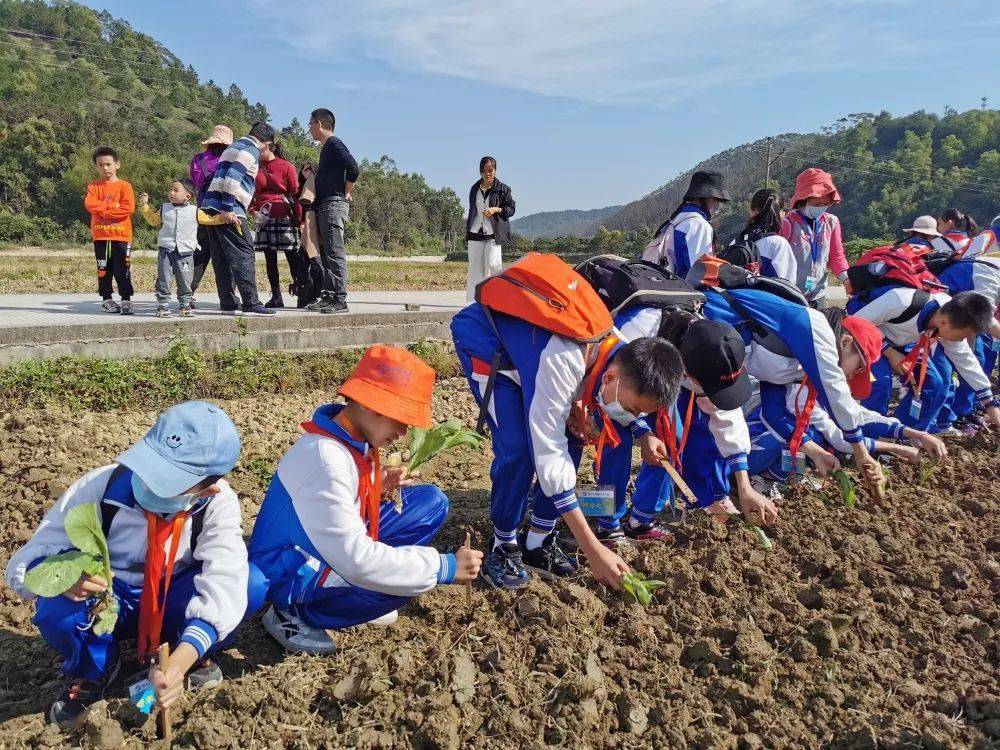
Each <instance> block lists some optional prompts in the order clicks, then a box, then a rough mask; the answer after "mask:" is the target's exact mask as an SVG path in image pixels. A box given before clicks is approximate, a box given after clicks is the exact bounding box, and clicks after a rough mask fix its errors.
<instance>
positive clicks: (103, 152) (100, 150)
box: [90, 146, 118, 164]
mask: <svg viewBox="0 0 1000 750" xmlns="http://www.w3.org/2000/svg"><path fill="white" fill-rule="evenodd" d="M102 156H110V157H111V158H112V159H114V160H115V161H118V152H117V151H115V150H114V149H113V148H111V146H98V147H97V148H95V149H94V155H93V156H91V157H90V158H91V160H92V161H93V162H94V164H97V160H98V159H99V158H100V157H102Z"/></svg>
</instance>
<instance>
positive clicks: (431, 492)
mask: <svg viewBox="0 0 1000 750" xmlns="http://www.w3.org/2000/svg"><path fill="white" fill-rule="evenodd" d="M447 517H448V498H447V497H446V496H445V494H444V493H443V492H442V491H441V490H439V489H438V488H437V487H435V486H434V485H431V484H423V485H418V486H415V487H408V488H404V490H403V512H402V513H397V512H396V507H395V506H394V505H393V504H392V503H382V509H381V514H380V515H379V541H380V542H381V543H383V544H388V545H389V546H390V547H405V546H408V545H418V546H422V547H424V546H428V545H429V544H430V543H431V541H432V540H433V539H434V537H435V536H437V534H438V532H439V531H440V530H441V527H442V526H444V522H445V519H446V518H447ZM318 562H319V561H317V560H316V559H315V558H312V557H310V556H309V555H308V554H307V553H305V552H304V551H303V550H302V549H301V548H298V547H288V548H287V549H285V550H283V551H282V554H281V565H279V566H272V567H270V568H269V571H270V576H271V580H270V582H269V583H270V588H269V590H268V592H267V599H268V601H270V602H272V603H273V604H274V605H275V606H276V607H278V608H279V609H283V610H292V611H293V612H295V614H297V615H298V616H299V617H301V618H302V619H303V620H305V621H306V622H307V623H308V624H310V625H312V626H313V627H315V628H324V629H327V630H339V629H341V628H349V627H351V626H353V625H359V624H361V623H363V622H368V621H369V620H374V619H375V618H376V617H381V616H382V615H384V614H387V613H388V612H391V611H393V610H394V609H399V608H400V607H402V606H403V605H404V604H406V603H407V602H408V601H409V600H410V597H408V596H392V595H390V594H383V593H381V592H379V591H369V590H368V589H364V588H361V587H360V586H353V585H351V584H349V583H346V582H345V581H342V580H341V581H340V585H337V586H330V587H328V588H324V587H323V586H322V581H323V578H324V575H327V576H329V568H325V567H323V566H322V565H319V566H318V565H317V564H316V563H318Z"/></svg>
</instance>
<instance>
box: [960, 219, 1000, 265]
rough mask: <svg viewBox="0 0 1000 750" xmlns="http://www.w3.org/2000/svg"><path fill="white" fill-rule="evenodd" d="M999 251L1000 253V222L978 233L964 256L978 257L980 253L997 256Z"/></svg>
mask: <svg viewBox="0 0 1000 750" xmlns="http://www.w3.org/2000/svg"><path fill="white" fill-rule="evenodd" d="M998 253H1000V224H997V225H994V226H992V227H990V228H989V229H987V230H986V231H984V232H980V233H979V234H978V235H976V238H975V239H974V240H973V241H972V242H970V243H969V245H968V247H967V248H966V249H965V252H964V253H963V254H962V257H963V258H978V257H979V256H980V255H992V256H996V255H997V254H998Z"/></svg>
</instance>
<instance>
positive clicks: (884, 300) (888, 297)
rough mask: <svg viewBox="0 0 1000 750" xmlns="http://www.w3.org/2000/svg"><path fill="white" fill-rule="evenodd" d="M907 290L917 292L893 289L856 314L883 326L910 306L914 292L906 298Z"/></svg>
mask: <svg viewBox="0 0 1000 750" xmlns="http://www.w3.org/2000/svg"><path fill="white" fill-rule="evenodd" d="M906 291H910V292H913V293H915V290H904V289H891V290H889V291H888V292H886V293H885V294H882V295H880V296H879V297H878V298H877V299H874V300H872V301H871V302H869V303H868V304H867V305H865V306H864V307H862V308H861V309H860V310H858V311H857V312H855V313H854V315H856V316H858V317H859V318H864V319H865V320H867V321H869V322H870V323H874V324H875V325H876V326H879V327H882V325H883V324H884V323H886V322H888V321H890V320H892V319H893V318H895V317H897V316H899V315H900V314H901V313H902V312H903V311H904V310H906V308H907V307H909V305H910V300H911V299H912V297H913V294H910V295H908V296H907V297H906V298H905V299H904V298H903V296H902V295H903V294H904V293H905V292H906ZM907 343H909V342H907Z"/></svg>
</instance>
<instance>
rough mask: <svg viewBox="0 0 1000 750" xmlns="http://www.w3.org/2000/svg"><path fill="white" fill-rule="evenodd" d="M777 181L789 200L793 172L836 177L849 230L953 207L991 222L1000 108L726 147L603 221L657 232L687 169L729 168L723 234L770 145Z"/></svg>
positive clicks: (998, 199) (885, 228) (879, 228)
mask: <svg viewBox="0 0 1000 750" xmlns="http://www.w3.org/2000/svg"><path fill="white" fill-rule="evenodd" d="M769 147H770V150H771V161H772V164H771V185H772V186H773V187H778V188H780V190H781V191H782V193H783V194H784V195H785V196H786V197H791V194H792V191H793V189H794V186H795V176H796V175H797V174H798V173H799V172H800V171H801V170H802V169H805V168H806V167H810V166H818V167H822V168H823V169H826V170H828V171H830V172H832V173H833V174H834V178H835V181H836V183H837V186H838V188H839V190H840V193H841V195H842V196H843V199H844V202H843V204H841V205H840V206H838V207H837V208H836V209H835V212H836V213H837V214H838V216H839V217H840V218H841V220H842V222H843V226H844V232H845V235H846V236H847V237H848V238H852V237H885V238H888V237H893V236H895V235H896V233H897V232H898V231H899V229H901V228H902V227H905V226H908V225H909V222H910V221H911V220H912V219H913V218H915V217H916V216H919V215H920V214H926V213H930V214H936V213H938V212H939V211H940V210H941V209H943V208H947V207H956V208H960V209H962V210H965V211H968V212H970V213H972V215H973V216H974V217H975V218H976V219H977V220H978V221H979V222H980V223H984V222H988V221H989V220H990V219H991V218H992V217H993V216H995V215H996V214H998V213H1000V111H998V110H990V109H975V110H970V111H968V112H961V113H959V112H956V111H955V110H953V109H951V108H946V110H945V114H944V115H943V116H939V115H936V114H930V113H927V112H923V111H919V112H914V113H913V114H910V115H906V116H905V117H892V116H891V115H890V114H889V113H887V112H882V113H881V114H878V115H875V114H870V113H863V114H854V115H851V116H849V117H846V118H844V119H842V120H840V121H838V122H837V123H836V125H835V126H833V127H832V128H828V129H827V130H826V131H824V132H822V133H816V134H808V135H800V134H794V135H783V136H776V137H774V138H769V139H763V140H759V141H756V142H754V143H750V144H745V145H743V146H738V147H736V148H732V149H728V150H726V151H723V152H721V153H719V154H716V155H715V156H713V157H711V158H709V159H706V160H705V161H703V162H701V163H700V164H697V165H695V166H694V167H692V169H691V170H690V171H688V172H685V173H684V174H681V175H678V176H677V177H676V178H674V179H673V180H671V181H670V182H668V183H667V184H666V185H664V186H663V187H661V188H659V189H657V190H655V191H654V192H652V193H650V194H649V195H647V196H645V197H644V198H641V199H640V200H637V201H634V202H632V203H629V204H627V205H625V206H624V207H623V208H622V209H621V210H620V211H619V212H618V213H616V214H614V215H612V216H610V217H608V218H607V219H605V220H604V221H603V222H602V223H603V225H604V226H605V227H607V228H609V229H622V230H633V231H635V230H639V231H647V230H648V231H652V230H653V229H655V228H656V227H657V226H658V225H659V224H660V222H661V221H663V220H664V219H665V218H667V217H668V216H669V215H670V213H672V212H673V210H674V209H675V208H676V206H677V204H678V202H679V201H680V199H681V198H682V196H683V193H684V189H685V188H686V187H687V184H688V180H689V179H690V176H691V172H693V171H695V170H697V169H714V170H717V171H720V172H722V173H724V174H725V175H726V176H727V178H728V180H729V184H730V186H731V192H732V193H733V197H734V198H735V199H736V200H734V201H733V203H732V204H730V205H729V206H727V207H726V209H725V210H724V211H723V212H722V213H721V214H720V216H719V218H718V220H717V222H716V225H717V228H718V230H719V234H720V235H721V236H724V237H728V236H731V235H732V234H733V233H735V231H736V230H737V228H738V226H739V225H740V224H741V223H742V222H743V221H745V218H746V212H747V206H748V201H749V197H750V195H752V193H753V192H754V191H755V190H756V189H758V188H760V187H763V185H764V176H765V165H766V160H767V153H768V148H769Z"/></svg>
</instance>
